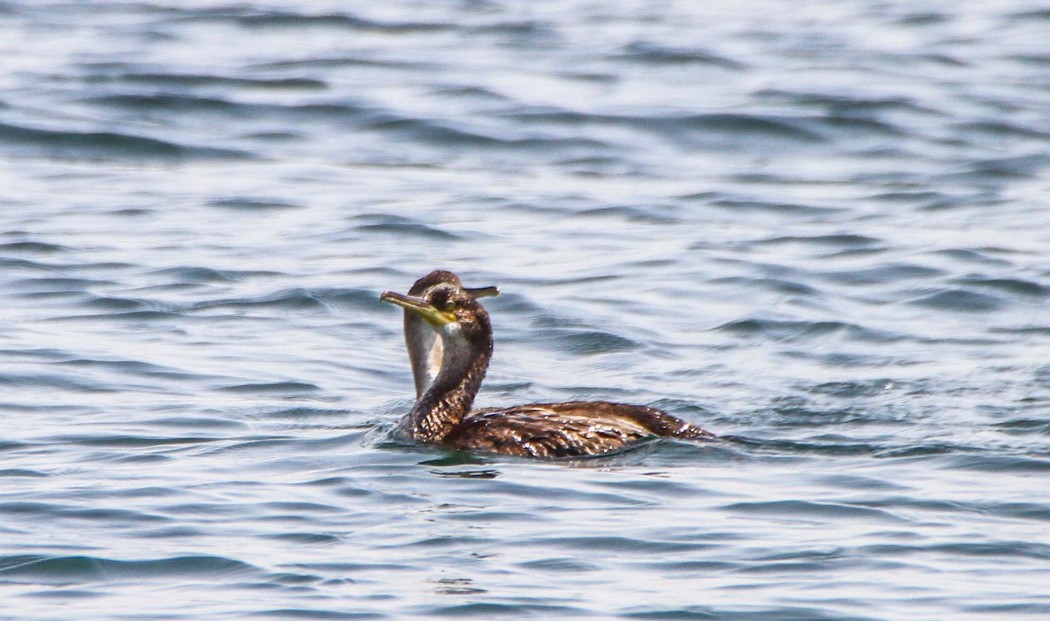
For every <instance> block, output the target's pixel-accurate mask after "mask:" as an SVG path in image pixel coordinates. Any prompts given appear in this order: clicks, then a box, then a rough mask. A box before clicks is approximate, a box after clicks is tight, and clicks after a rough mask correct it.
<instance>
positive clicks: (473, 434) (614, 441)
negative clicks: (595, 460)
mask: <svg viewBox="0 0 1050 621" xmlns="http://www.w3.org/2000/svg"><path fill="white" fill-rule="evenodd" d="M690 432H696V433H690ZM652 436H679V437H686V438H693V439H696V438H706V437H711V435H710V434H708V433H707V432H705V431H703V430H700V429H698V428H696V427H692V426H691V425H689V424H688V423H686V422H684V421H682V420H679V419H677V418H675V417H673V416H670V415H668V414H665V413H664V412H661V411H660V410H657V409H655V408H650V407H645V406H636V405H626V404H620V403H606V402H602V401H574V402H568V403H549V404H544V403H538V404H530V405H519V406H516V407H512V408H506V409H492V408H490V409H483V410H476V411H474V412H471V413H470V414H468V415H467V416H466V417H465V418H464V419H463V421H462V422H461V423H460V426H459V428H458V429H457V430H456V431H455V432H453V434H452V436H450V437H449V438H447V439H446V442H447V443H448V444H450V445H452V446H455V447H456V448H464V449H472V450H482V451H492V452H496V453H505V454H511V455H521V456H528V457H571V456H582V455H600V454H602V453H608V452H609V451H615V450H617V449H622V448H624V447H626V446H629V445H631V444H634V443H636V442H639V441H640V440H643V439H645V438H648V437H652Z"/></svg>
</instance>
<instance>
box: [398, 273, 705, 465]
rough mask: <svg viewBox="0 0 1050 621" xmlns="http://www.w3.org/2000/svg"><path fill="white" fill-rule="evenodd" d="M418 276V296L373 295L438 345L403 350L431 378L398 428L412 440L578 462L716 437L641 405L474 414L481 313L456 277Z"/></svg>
mask: <svg viewBox="0 0 1050 621" xmlns="http://www.w3.org/2000/svg"><path fill="white" fill-rule="evenodd" d="M452 276H454V274H453V275H452ZM426 278H427V277H424V279H426ZM424 279H420V281H417V283H416V285H418V287H417V286H416V285H414V286H413V288H412V291H416V292H417V293H420V295H402V294H400V293H396V292H393V291H386V292H384V293H383V294H382V295H381V296H380V300H382V301H384V302H390V303H392V304H396V305H397V306H400V307H401V308H403V309H405V311H407V312H410V313H412V314H415V315H417V316H418V317H420V318H422V320H423V322H424V323H425V326H426V327H429V328H430V329H431V331H432V332H433V335H434V336H436V338H437V339H438V340H440V342H441V346H440V352H439V353H437V354H436V355H435V354H433V352H434V351H435V350H434V347H433V346H432V344H431V343H428V342H427V341H426V338H425V337H424V338H423V340H421V341H420V340H417V341H415V342H414V344H413V343H409V345H408V349H409V356H410V357H411V358H413V361H412V363H413V373H416V371H415V369H416V368H417V365H418V368H420V369H422V376H423V377H427V378H430V376H431V375H433V377H432V379H427V380H425V381H424V382H423V383H422V385H421V384H420V383H419V381H418V380H419V377H420V375H419V374H417V376H416V377H417V391H418V392H419V393H420V394H419V395H418V398H417V400H416V403H415V405H414V406H413V408H412V411H411V412H410V413H409V415H408V416H407V417H406V418H405V419H404V420H403V421H402V423H401V428H402V430H403V431H405V432H406V433H407V434H408V435H409V436H411V437H412V438H413V439H415V440H417V441H420V442H423V443H426V444H436V445H441V446H445V447H449V448H454V449H466V450H475V451H483V452H493V453H502V454H507V455H517V456H522V457H582V456H590V455H601V454H604V453H608V452H611V451H616V450H619V449H623V448H627V447H630V446H631V445H634V444H637V443H638V442H641V441H643V440H645V439H647V438H651V437H654V436H665V437H673V438H681V439H686V440H709V439H712V438H714V437H715V436H714V434H712V433H710V432H708V431H705V430H703V429H701V428H699V427H696V426H694V425H691V424H689V423H687V422H686V421H683V420H681V419H679V418H676V417H674V416H671V415H670V414H667V413H666V412H663V411H661V410H658V409H656V408H652V407H648V406H644V405H630V404H625V403H611V402H607V401H569V402H565V403H533V404H528V405H518V406H514V407H509V408H483V409H479V410H473V409H472V407H473V405H474V398H475V397H476V396H477V394H478V391H479V390H480V388H481V382H482V380H483V379H484V378H485V372H486V371H487V370H488V366H489V361H490V360H491V358H492V349H493V339H492V324H491V322H490V321H489V315H488V312H487V311H486V310H485V307H483V306H482V305H481V303H480V302H479V301H478V299H477V297H476V296H475V295H472V294H471V293H470V292H469V290H467V289H465V288H464V287H463V286H462V283H460V282H459V279H458V278H455V279H454V280H453V279H452V278H448V277H443V278H435V279H434V280H431V281H428V282H423V283H422V284H421V281H423V280H424ZM485 289H486V291H489V292H490V293H491V289H489V288H485ZM414 334H416V335H417V336H415V337H413V336H410V335H409V334H408V332H407V331H406V341H412V339H413V338H416V339H418V338H419V337H418V334H419V332H415V333H414ZM423 354H425V355H434V356H435V357H434V358H432V359H430V360H429V361H428V362H426V363H421V362H420V361H419V360H417V359H416V357H418V356H420V355H423ZM434 371H436V373H435V372H434ZM420 388H421V390H420Z"/></svg>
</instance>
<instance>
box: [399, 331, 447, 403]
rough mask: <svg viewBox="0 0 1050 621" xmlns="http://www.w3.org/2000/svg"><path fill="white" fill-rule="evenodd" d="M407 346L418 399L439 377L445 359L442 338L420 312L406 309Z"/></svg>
mask: <svg viewBox="0 0 1050 621" xmlns="http://www.w3.org/2000/svg"><path fill="white" fill-rule="evenodd" d="M405 346H406V347H407V349H408V360H409V362H411V364H412V378H413V380H415V384H416V399H419V398H420V397H422V396H423V393H424V392H426V389H427V388H428V387H429V386H430V385H431V384H433V383H434V380H435V379H437V375H438V372H440V371H441V362H442V360H443V359H444V347H443V346H442V343H441V338H440V337H439V336H438V334H437V333H436V332H434V329H433V328H431V327H430V326H429V325H428V324H427V322H426V321H425V320H424V319H423V318H422V317H420V316H419V315H418V314H416V313H414V312H411V311H405Z"/></svg>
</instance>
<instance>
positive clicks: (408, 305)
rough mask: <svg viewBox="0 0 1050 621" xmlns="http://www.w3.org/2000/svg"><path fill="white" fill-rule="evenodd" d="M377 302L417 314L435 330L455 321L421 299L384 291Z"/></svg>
mask: <svg viewBox="0 0 1050 621" xmlns="http://www.w3.org/2000/svg"><path fill="white" fill-rule="evenodd" d="M486 288H488V287H486ZM379 301H380V302H390V303H391V304H395V305H397V306H400V307H401V308H403V309H405V310H410V311H412V312H414V313H418V314H419V316H420V317H422V318H423V319H426V320H427V323H429V324H430V325H432V326H434V327H435V328H440V327H441V326H444V325H446V324H450V323H455V322H456V321H457V320H456V316H455V315H454V314H453V313H448V312H445V311H441V310H438V309H437V308H435V307H434V306H433V305H431V304H430V302H427V301H426V300H424V299H423V298H417V297H413V296H410V295H402V294H400V293H395V292H394V291H384V292H383V295H381V296H379Z"/></svg>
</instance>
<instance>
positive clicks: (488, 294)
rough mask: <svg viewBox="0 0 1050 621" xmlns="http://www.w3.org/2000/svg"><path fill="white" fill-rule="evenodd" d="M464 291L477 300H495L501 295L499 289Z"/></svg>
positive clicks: (471, 289) (464, 288)
mask: <svg viewBox="0 0 1050 621" xmlns="http://www.w3.org/2000/svg"><path fill="white" fill-rule="evenodd" d="M463 290H464V291H466V292H467V293H469V294H470V295H472V296H474V297H476V298H494V297H496V296H497V295H499V287H497V286H495V285H491V286H488V287H463Z"/></svg>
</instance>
